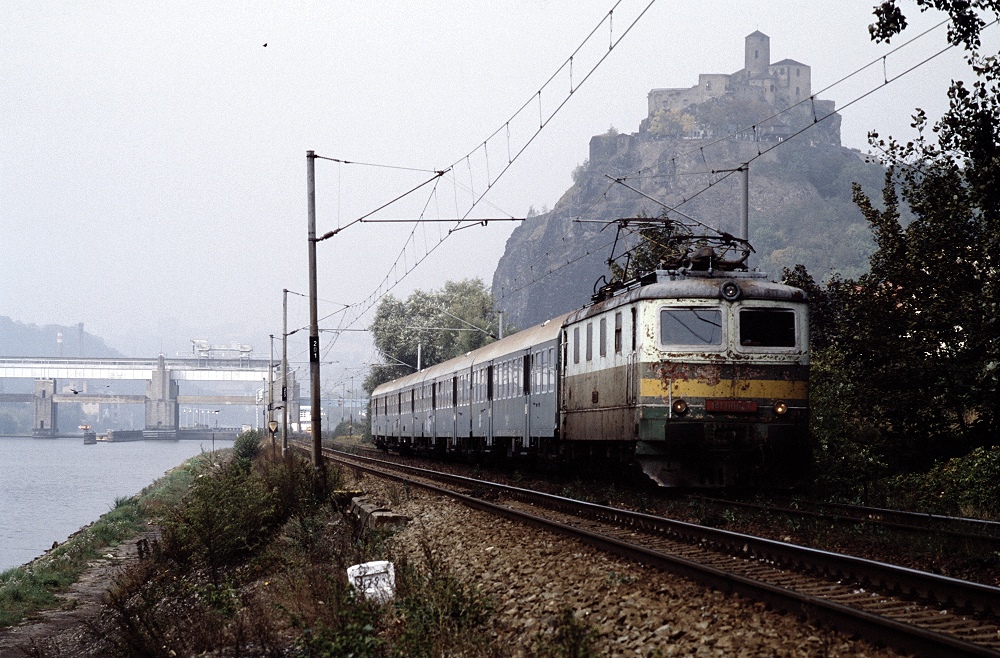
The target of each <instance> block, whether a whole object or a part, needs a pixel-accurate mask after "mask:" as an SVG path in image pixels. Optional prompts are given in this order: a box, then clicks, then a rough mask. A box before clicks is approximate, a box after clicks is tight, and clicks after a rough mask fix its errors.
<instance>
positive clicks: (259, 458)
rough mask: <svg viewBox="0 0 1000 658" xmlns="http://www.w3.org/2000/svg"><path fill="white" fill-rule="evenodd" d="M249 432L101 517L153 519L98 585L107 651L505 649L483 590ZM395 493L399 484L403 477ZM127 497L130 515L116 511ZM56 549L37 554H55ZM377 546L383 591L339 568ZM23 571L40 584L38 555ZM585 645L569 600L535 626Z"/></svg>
mask: <svg viewBox="0 0 1000 658" xmlns="http://www.w3.org/2000/svg"><path fill="white" fill-rule="evenodd" d="M258 439H259V436H258V435H257V434H255V433H247V434H246V435H241V436H240V437H238V438H237V441H236V442H235V444H234V448H233V455H232V458H231V459H229V460H227V461H226V462H225V463H221V464H220V463H214V464H213V463H210V462H209V461H207V460H204V459H201V460H198V459H196V460H192V461H191V462H189V463H188V464H186V465H185V466H184V468H183V469H179V470H178V472H175V473H174V474H171V479H170V482H164V483H161V484H159V485H157V487H156V488H154V489H152V490H150V491H148V492H144V494H143V495H141V496H139V497H138V498H137V499H136V500H134V501H129V502H122V503H121V504H120V505H118V506H116V508H115V510H112V512H109V513H108V514H107V515H105V517H104V518H102V520H101V522H100V523H103V522H105V520H107V523H108V524H110V525H112V526H113V527H116V528H117V527H118V526H121V527H122V528H123V529H124V528H125V527H126V525H128V526H129V527H130V528H131V529H132V530H131V531H132V532H134V531H135V530H136V529H138V528H141V527H142V525H143V523H144V520H145V519H150V520H152V521H154V522H155V523H157V524H158V525H159V526H160V527H161V529H162V538H161V540H160V541H159V542H158V544H157V546H156V550H154V551H153V553H152V555H151V557H149V558H147V559H143V560H139V561H136V562H135V563H133V565H132V566H130V567H128V568H127V569H125V570H124V571H123V573H122V574H121V575H120V576H119V577H117V578H116V579H115V581H114V582H113V583H112V584H111V587H110V588H109V590H108V594H107V595H106V597H105V605H104V611H103V614H102V617H101V619H100V620H98V621H97V622H96V623H97V630H98V635H99V636H100V637H102V638H103V640H102V641H103V642H104V646H103V652H104V653H105V654H106V655H108V656H109V657H113V656H136V655H143V656H152V657H160V656H162V657H163V658H166V657H167V656H194V655H204V654H205V652H213V653H212V655H255V656H290V655H291V656H310V657H313V656H316V657H319V656H331V657H332V656H348V655H351V656H355V657H358V658H361V657H364V656H372V657H374V656H428V657H429V656H441V655H463V656H469V657H476V656H498V655H506V654H507V653H509V649H510V648H509V647H497V646H495V643H494V638H495V636H496V631H497V629H498V616H497V615H496V611H495V606H494V604H493V602H492V601H491V600H490V599H489V597H486V596H485V595H483V594H481V593H480V592H479V591H478V590H477V589H476V588H475V587H474V586H472V585H470V584H468V583H464V582H461V581H460V580H459V579H457V578H456V577H455V576H454V575H453V573H452V572H451V570H450V569H449V567H448V565H447V564H446V563H444V562H442V560H440V559H439V558H438V557H437V556H436V554H435V553H434V551H432V550H431V549H430V548H428V547H425V550H423V551H422V555H418V556H416V557H407V556H406V555H398V554H394V549H393V548H392V547H391V543H390V542H389V541H388V540H389V538H390V536H391V535H390V534H389V533H387V532H385V531H373V530H371V529H368V528H366V527H365V526H364V525H363V524H362V523H361V522H360V521H358V520H357V519H355V518H354V517H353V516H352V515H351V514H348V513H346V510H345V508H344V504H345V502H346V500H347V499H348V497H347V496H345V495H344V493H343V492H342V491H340V489H341V488H342V485H343V479H342V474H341V473H340V472H339V471H337V470H335V469H328V470H327V471H325V472H324V471H320V472H317V471H315V470H314V469H313V468H312V466H311V464H309V463H308V462H306V461H304V460H303V459H301V458H298V457H295V456H289V457H288V458H286V459H282V458H280V457H276V456H274V455H272V454H271V451H264V452H262V451H261V449H260V444H259V442H258ZM397 493H398V496H400V497H401V498H400V500H402V497H405V496H406V495H407V492H406V491H405V490H404V489H402V488H401V487H400V488H399V490H398V492H397ZM397 502H399V501H397ZM119 509H121V510H122V511H121V512H119V511H118V510H119ZM133 509H134V510H135V514H136V515H135V516H134V517H133V516H129V520H128V522H127V523H126V522H125V521H123V520H121V519H120V518H119V516H118V515H119V514H121V515H123V516H124V515H125V514H126V512H125V510H133ZM111 517H114V519H113V520H112V518H111ZM97 525H98V524H95V526H93V527H94V528H96V527H97ZM101 532H104V531H101ZM123 532H125V531H124V530H123ZM88 533H89V529H88ZM83 534H84V533H81V535H83ZM95 534H99V533H97V532H96V531H95ZM116 536H117V535H116ZM81 541H82V540H81ZM67 544H69V542H67ZM67 550H72V549H67ZM76 550H79V551H81V552H82V550H83V549H76ZM96 550H99V549H96ZM55 553H56V551H53V554H50V556H46V557H49V558H50V561H52V560H54V561H55V562H59V561H60V560H61V558H60V557H59V556H58V555H54V554H55ZM376 559H388V560H391V561H393V563H394V564H395V569H396V592H395V597H394V598H393V599H392V600H391V601H390V602H387V603H378V602H374V601H370V600H366V599H364V598H363V597H361V596H359V595H357V594H356V592H355V591H354V590H353V588H352V587H351V585H350V583H349V582H348V580H347V575H346V570H347V567H348V566H350V565H352V564H357V563H360V562H367V561H370V560H376ZM30 571H32V572H33V573H34V575H33V576H31V578H33V579H35V580H39V581H41V586H42V587H43V588H44V587H45V586H46V583H47V579H48V577H47V576H42V575H41V574H42V571H43V569H42V568H41V566H40V565H33V567H32V569H31V570H30ZM12 580H14V579H12ZM51 584H52V586H53V587H54V588H55V589H58V587H61V586H62V585H59V584H57V583H54V582H53V583H51ZM5 587H6V585H5ZM19 598H21V599H24V598H28V597H26V596H24V595H19ZM592 645H593V635H592V633H591V631H590V629H589V628H588V627H587V626H585V625H584V624H583V623H582V622H579V621H578V620H576V619H575V618H574V617H573V615H572V613H568V614H566V615H564V616H563V618H561V619H560V620H559V621H558V622H557V623H555V624H554V625H553V626H551V627H550V628H547V629H546V630H545V631H544V632H542V633H539V635H538V636H537V637H536V638H534V641H533V646H532V653H533V655H538V656H585V655H589V653H590V651H591V648H592Z"/></svg>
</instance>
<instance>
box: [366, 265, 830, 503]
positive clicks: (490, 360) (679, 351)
mask: <svg viewBox="0 0 1000 658" xmlns="http://www.w3.org/2000/svg"><path fill="white" fill-rule="evenodd" d="M744 260H745V258H744ZM683 262H684V263H685V264H686V265H687V266H681V267H675V268H668V269H660V270H656V271H653V272H650V273H648V274H646V275H644V276H642V277H639V278H636V279H633V280H631V281H629V282H626V283H621V284H618V285H615V286H613V287H608V288H606V289H604V290H602V291H601V292H600V293H599V294H597V295H595V298H594V301H593V303H592V304H591V305H589V306H586V307H584V308H581V309H579V310H577V311H574V312H571V313H569V314H566V315H563V316H560V317H557V318H553V319H552V320H549V321H547V322H545V323H543V324H542V325H539V326H536V327H533V328H530V329H527V330H524V331H521V332H519V333H516V334H514V335H512V336H509V337H507V338H504V339H502V340H499V341H497V342H495V343H492V344H490V345H488V346H485V347H483V348H480V349H478V350H475V351H473V352H469V353H468V354H466V355H464V356H462V357H459V358H456V359H452V360H450V361H446V362H444V363H440V364H437V365H435V366H432V367H430V368H427V369H425V370H423V371H421V372H417V373H413V374H411V375H408V376H406V377H403V378H400V379H397V380H395V381H393V382H389V383H387V384H383V385H382V386H379V387H378V388H376V389H375V390H374V391H373V392H372V433H373V436H374V439H375V441H376V444H377V445H379V446H380V447H382V448H384V449H396V450H414V451H419V450H424V451H426V452H437V453H447V452H461V453H478V454H490V455H493V456H503V457H507V456H515V455H527V454H533V455H538V456H542V457H549V458H553V459H564V460H572V459H577V458H580V457H583V456H588V457H589V458H590V460H591V461H592V462H593V461H594V460H598V461H600V460H617V461H622V460H627V461H633V462H634V463H637V464H638V465H639V466H641V468H642V470H643V471H644V472H645V473H646V475H648V476H649V477H651V478H652V479H653V480H655V481H656V482H658V483H659V484H660V485H662V486H666V487H680V488H697V487H731V486H744V487H764V488H778V487H787V486H791V485H793V484H795V482H796V479H797V478H799V477H801V475H802V474H803V472H804V470H805V467H806V465H807V464H808V462H809V455H810V448H809V444H808V426H807V425H808V404H807V398H808V364H809V350H808V312H807V303H806V296H805V293H803V292H802V291H801V290H799V289H797V288H792V287H790V286H785V285H781V284H777V283H772V282H769V281H767V280H766V276H765V275H764V274H760V273H756V272H748V271H745V269H744V270H742V271H740V270H739V269H737V268H734V267H726V266H725V261H724V260H722V259H719V258H717V257H716V256H715V253H714V251H713V250H712V249H711V248H708V249H707V251H706V250H705V249H702V250H701V257H690V255H688V256H686V257H685V260H684V261H683ZM740 262H742V261H740ZM716 265H718V266H720V267H716Z"/></svg>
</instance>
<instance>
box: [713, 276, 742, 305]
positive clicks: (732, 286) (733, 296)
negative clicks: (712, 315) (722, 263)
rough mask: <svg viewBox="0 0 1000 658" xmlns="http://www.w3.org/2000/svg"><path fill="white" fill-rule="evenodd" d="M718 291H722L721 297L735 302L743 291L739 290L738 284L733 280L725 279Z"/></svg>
mask: <svg viewBox="0 0 1000 658" xmlns="http://www.w3.org/2000/svg"><path fill="white" fill-rule="evenodd" d="M719 292H721V293H722V298H723V299H725V300H726V301H729V302H735V301H736V300H737V299H739V298H740V295H741V294H742V293H743V291H742V290H740V286H739V284H737V283H736V282H735V281H726V282H725V283H723V284H722V286H721V287H720V288H719Z"/></svg>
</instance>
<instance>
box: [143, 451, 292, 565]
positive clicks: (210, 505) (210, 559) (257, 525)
mask: <svg viewBox="0 0 1000 658" xmlns="http://www.w3.org/2000/svg"><path fill="white" fill-rule="evenodd" d="M276 498H277V497H276V496H275V492H274V491H273V490H272V489H270V488H268V487H266V486H265V483H264V482H263V481H262V480H261V479H260V478H259V477H256V476H255V474H254V473H252V472H251V471H250V470H248V469H246V468H244V467H242V464H238V463H234V464H233V465H230V466H228V467H224V468H222V469H219V470H218V471H216V472H206V473H202V474H200V475H198V477H197V478H195V480H194V482H193V484H192V485H191V490H190V491H189V492H188V495H187V496H186V497H185V499H184V502H183V504H181V505H179V506H178V507H176V508H173V509H171V510H168V511H167V513H166V514H165V515H164V516H163V518H162V519H161V523H162V525H163V532H164V534H163V536H164V543H165V545H166V550H168V551H169V552H170V555H171V557H173V558H175V559H177V560H179V561H181V562H182V563H188V562H192V561H193V562H194V563H195V564H198V565H203V566H205V567H207V568H208V570H209V573H210V575H211V579H212V582H213V583H218V581H219V575H220V570H221V569H223V568H225V567H227V566H229V565H233V564H236V563H237V562H239V561H240V560H243V559H245V558H247V557H249V556H250V555H252V554H253V553H254V552H255V551H256V550H257V549H258V548H259V547H260V546H262V545H264V544H265V543H266V542H267V541H269V540H270V538H271V535H272V534H273V532H274V531H275V530H276V529H277V528H278V527H280V525H281V523H282V522H283V520H282V519H279V518H278V515H277V512H278V509H277V499H276Z"/></svg>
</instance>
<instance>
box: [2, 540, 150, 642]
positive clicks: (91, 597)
mask: <svg viewBox="0 0 1000 658" xmlns="http://www.w3.org/2000/svg"><path fill="white" fill-rule="evenodd" d="M156 535H157V533H156V532H153V531H150V532H146V533H144V534H142V535H140V536H138V537H136V538H134V539H131V540H129V541H127V542H123V543H122V544H119V545H118V546H116V547H114V548H110V549H107V552H106V553H105V554H104V555H103V556H102V557H101V558H99V559H95V560H92V561H91V562H90V563H89V565H88V567H87V570H86V571H85V572H84V573H83V575H81V576H80V579H79V580H78V581H77V582H76V583H74V584H73V585H71V586H70V587H69V588H68V589H67V590H66V591H65V592H62V593H60V594H58V595H57V598H58V599H59V600H60V605H59V607H58V608H55V609H52V610H44V611H41V612H38V613H35V614H34V615H32V616H31V617H30V618H29V619H28V620H27V621H25V622H23V623H21V624H20V625H18V626H14V627H11V628H5V629H2V630H0V658H25V657H31V658H56V657H58V658H99V657H101V656H103V654H102V653H100V650H99V649H98V648H97V647H96V644H98V642H97V641H98V640H99V638H97V637H95V636H94V634H93V632H92V631H91V630H90V628H91V626H90V623H91V622H93V621H94V620H95V619H96V618H97V615H98V613H99V612H100V603H101V597H103V596H104V592H105V591H106V590H107V588H108V585H109V584H110V583H111V580H112V579H113V578H114V576H115V575H116V574H117V573H118V572H119V570H121V568H122V567H123V566H124V565H125V564H128V563H129V562H130V561H132V560H135V559H136V558H137V555H138V549H137V544H138V543H139V541H140V540H142V539H146V540H147V541H152V539H153V538H155V537H156Z"/></svg>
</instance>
